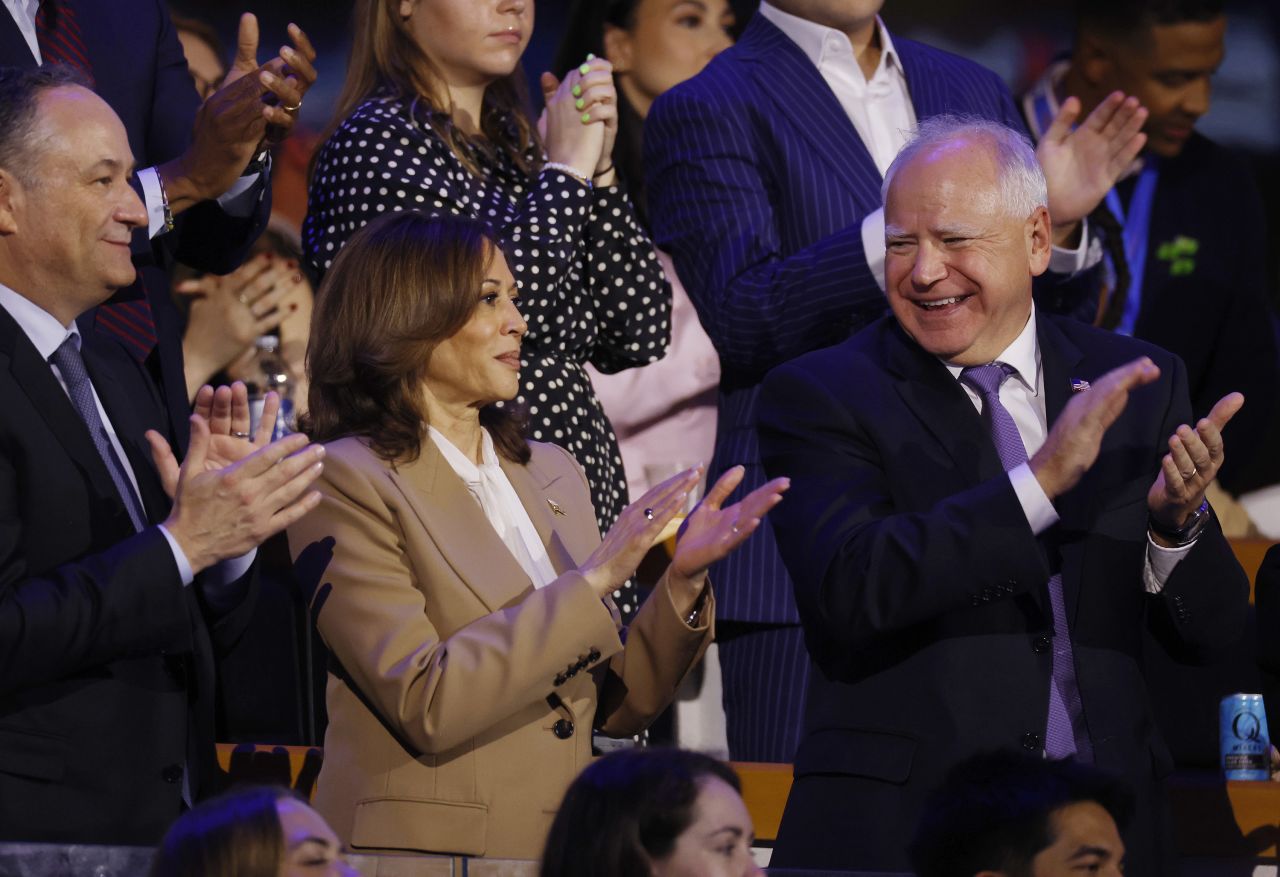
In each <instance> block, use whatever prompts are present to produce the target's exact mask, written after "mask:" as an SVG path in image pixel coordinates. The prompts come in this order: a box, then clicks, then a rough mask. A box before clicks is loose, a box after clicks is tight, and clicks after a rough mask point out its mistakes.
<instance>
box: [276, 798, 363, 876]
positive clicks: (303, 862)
mask: <svg viewBox="0 0 1280 877" xmlns="http://www.w3.org/2000/svg"><path fill="white" fill-rule="evenodd" d="M276 813H277V815H279V817H280V829H281V832H282V833H283V834H284V861H282V862H281V863H280V874H279V877H356V875H357V874H358V873H359V872H357V871H356V869H355V868H352V867H351V866H350V865H348V864H347V863H346V862H345V861H343V858H342V855H341V849H342V844H341V843H340V842H339V841H338V836H337V835H336V834H334V833H333V829H332V828H330V827H329V824H328V823H327V822H325V821H324V818H323V817H322V816H321V815H320V814H319V813H317V812H316V811H314V810H312V809H311V808H310V807H308V806H307V805H306V804H304V803H302V802H301V801H296V800H294V799H293V798H280V799H278V800H277V801H276Z"/></svg>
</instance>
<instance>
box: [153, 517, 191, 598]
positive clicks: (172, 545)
mask: <svg viewBox="0 0 1280 877" xmlns="http://www.w3.org/2000/svg"><path fill="white" fill-rule="evenodd" d="M159 526H160V532H161V533H163V534H164V539H165V541H166V542H168V543H169V550H170V551H172V552H173V559H174V562H175V563H177V564H178V576H179V577H181V579H182V586H183V587H184V588H185V587H187V586H188V585H190V584H191V583H192V582H194V581H195V580H196V574H195V570H193V569H192V568H191V562H190V561H189V560H187V555H186V554H184V553H183V551H182V548H181V547H180V546H179V545H178V540H177V539H174V538H173V534H172V533H170V532H169V531H168V529H166V528H165V525H164V524H160V525H159Z"/></svg>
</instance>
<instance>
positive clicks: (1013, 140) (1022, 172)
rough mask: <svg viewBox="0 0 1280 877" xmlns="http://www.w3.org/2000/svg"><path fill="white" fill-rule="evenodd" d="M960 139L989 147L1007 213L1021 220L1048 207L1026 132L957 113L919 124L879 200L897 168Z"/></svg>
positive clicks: (1045, 188) (896, 160) (886, 189)
mask: <svg viewBox="0 0 1280 877" xmlns="http://www.w3.org/2000/svg"><path fill="white" fill-rule="evenodd" d="M962 140H974V141H978V142H979V143H981V144H984V145H986V146H987V147H988V148H989V149H990V151H991V157H992V158H993V159H994V160H995V163H996V168H997V169H998V171H999V174H1000V192H999V197H1000V206H1001V207H1002V208H1003V209H1004V211H1005V212H1007V213H1008V214H1009V215H1010V216H1014V217H1017V218H1018V219H1024V218H1026V217H1028V216H1030V215H1031V214H1032V213H1034V212H1035V211H1036V208H1038V207H1048V206H1049V191H1048V185H1047V184H1046V183H1045V179H1044V171H1043V170H1042V169H1041V167H1040V162H1039V161H1038V160H1037V159H1036V152H1035V149H1033V148H1032V146H1031V141H1030V140H1029V139H1028V138H1027V135H1026V134H1024V133H1022V132H1021V131H1015V130H1014V129H1012V128H1010V127H1008V126H1007V125H1002V124H1000V123H999V122H992V121H991V120H989V119H983V118H980V117H978V116H958V115H942V116H933V117H931V118H928V119H925V120H924V121H923V122H921V123H920V127H919V129H918V130H917V131H916V134H915V137H913V138H912V139H911V140H910V141H909V142H908V143H907V145H906V146H904V147H902V151H901V152H899V153H898V155H897V157H896V158H894V160H893V163H892V164H891V165H889V170H888V171H886V172H885V175H884V184H883V185H882V186H881V187H880V197H881V200H882V201H883V200H884V199H886V198H887V197H888V195H889V186H890V185H891V184H892V183H893V178H894V175H895V174H896V173H897V172H898V169H899V168H901V167H902V166H904V165H905V164H907V163H908V162H910V161H911V160H912V159H913V158H915V157H916V156H917V155H919V154H920V153H922V152H928V151H931V150H933V149H937V148H939V147H942V146H947V145H949V144H951V143H956V142H958V141H962Z"/></svg>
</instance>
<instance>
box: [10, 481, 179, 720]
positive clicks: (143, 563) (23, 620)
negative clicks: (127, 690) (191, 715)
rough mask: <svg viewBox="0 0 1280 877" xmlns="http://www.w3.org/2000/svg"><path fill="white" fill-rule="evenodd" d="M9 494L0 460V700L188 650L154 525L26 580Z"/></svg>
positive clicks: (169, 562)
mask: <svg viewBox="0 0 1280 877" xmlns="http://www.w3.org/2000/svg"><path fill="white" fill-rule="evenodd" d="M16 496H17V494H16V491H15V489H14V474H13V471H12V468H11V467H10V465H9V462H8V461H7V460H6V461H0V696H3V695H6V694H9V693H11V692H14V691H18V690H20V689H23V688H26V687H29V686H36V685H41V684H45V683H49V682H53V681H56V680H58V679H62V678H66V677H68V676H71V675H73V674H75V673H78V672H81V671H84V670H86V669H89V668H91V667H95V666H100V665H102V664H104V663H107V662H108V661H111V660H113V659H116V658H121V657H127V656H133V655H141V654H151V653H156V652H159V651H173V652H183V651H188V650H190V648H191V626H190V622H189V616H188V608H187V597H186V595H185V594H184V589H183V587H182V581H181V579H180V578H179V576H178V569H177V565H176V563H175V562H174V560H173V555H172V553H171V552H170V550H169V545H168V543H167V541H166V540H165V538H164V534H162V533H161V532H160V530H159V529H158V528H156V527H150V528H148V529H146V530H144V531H142V532H141V533H138V534H137V535H135V536H133V537H130V538H128V539H126V540H124V541H123V542H120V543H119V544H117V545H114V546H112V547H111V548H109V549H108V550H106V551H102V552H99V553H96V554H91V555H87V556H84V557H81V558H78V559H77V560H76V561H75V562H73V563H67V564H63V565H62V566H59V567H57V568H55V569H53V570H51V571H50V572H48V573H47V574H45V575H41V576H33V575H31V574H30V573H29V571H28V569H27V564H26V562H25V560H24V559H23V558H22V554H21V548H20V544H21V531H22V522H21V521H20V520H19V518H18V513H19V509H18V507H17V503H16V502H15V501H14V497H16Z"/></svg>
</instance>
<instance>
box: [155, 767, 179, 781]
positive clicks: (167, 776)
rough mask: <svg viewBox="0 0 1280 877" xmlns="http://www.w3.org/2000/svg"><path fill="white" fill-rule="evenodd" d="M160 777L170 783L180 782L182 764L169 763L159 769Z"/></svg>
mask: <svg viewBox="0 0 1280 877" xmlns="http://www.w3.org/2000/svg"><path fill="white" fill-rule="evenodd" d="M160 778H161V779H162V780H164V781H165V782H166V783H170V784H174V783H180V782H182V765H180V764H171V765H169V766H168V767H166V768H165V769H164V770H162V771H160Z"/></svg>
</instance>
